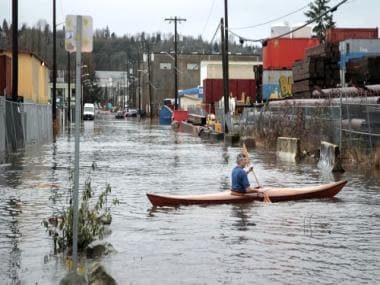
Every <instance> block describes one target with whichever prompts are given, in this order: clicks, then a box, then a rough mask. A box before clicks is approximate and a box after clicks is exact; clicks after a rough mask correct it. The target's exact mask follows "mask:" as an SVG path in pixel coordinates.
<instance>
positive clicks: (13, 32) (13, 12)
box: [12, 0, 18, 101]
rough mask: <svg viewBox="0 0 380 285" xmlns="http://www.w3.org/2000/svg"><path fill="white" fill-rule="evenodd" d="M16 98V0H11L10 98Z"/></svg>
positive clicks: (15, 99)
mask: <svg viewBox="0 0 380 285" xmlns="http://www.w3.org/2000/svg"><path fill="white" fill-rule="evenodd" d="M17 98H18V0H13V1H12V100H13V101H17Z"/></svg>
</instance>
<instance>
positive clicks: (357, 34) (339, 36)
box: [326, 28, 379, 43]
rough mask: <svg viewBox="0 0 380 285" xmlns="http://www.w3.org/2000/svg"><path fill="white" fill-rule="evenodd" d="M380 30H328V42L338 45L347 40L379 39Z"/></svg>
mask: <svg viewBox="0 0 380 285" xmlns="http://www.w3.org/2000/svg"><path fill="white" fill-rule="evenodd" d="M377 38H379V30H378V28H330V29H327V30H326V41H327V42H331V43H338V42H341V41H344V40H347V39H377Z"/></svg>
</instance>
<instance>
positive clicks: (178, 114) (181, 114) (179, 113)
mask: <svg viewBox="0 0 380 285" xmlns="http://www.w3.org/2000/svg"><path fill="white" fill-rule="evenodd" d="M187 118H188V112H187V111H183V110H176V111H173V121H177V122H180V121H187Z"/></svg>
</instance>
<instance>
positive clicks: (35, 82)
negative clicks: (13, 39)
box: [0, 50, 49, 104]
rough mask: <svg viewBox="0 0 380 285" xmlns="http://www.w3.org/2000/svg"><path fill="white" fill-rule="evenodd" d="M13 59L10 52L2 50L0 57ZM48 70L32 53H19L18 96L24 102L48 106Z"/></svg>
mask: <svg viewBox="0 0 380 285" xmlns="http://www.w3.org/2000/svg"><path fill="white" fill-rule="evenodd" d="M2 54H5V55H6V56H8V57H12V52H11V51H10V50H0V55H2ZM48 77H49V73H48V68H47V66H46V64H45V62H44V61H43V60H42V59H41V58H39V57H38V56H36V55H35V54H33V53H31V52H25V51H19V55H18V95H19V96H22V97H24V102H30V103H36V104H48V81H49V80H48V79H49V78H48Z"/></svg>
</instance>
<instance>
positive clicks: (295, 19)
mask: <svg viewBox="0 0 380 285" xmlns="http://www.w3.org/2000/svg"><path fill="white" fill-rule="evenodd" d="M18 2H19V24H20V25H21V23H27V24H28V25H29V26H32V25H34V24H35V23H36V22H37V21H38V20H39V19H45V20H47V22H48V23H49V24H51V22H52V2H53V1H52V0H19V1H18ZM339 2H341V0H331V1H330V7H331V6H334V5H335V4H337V3H339ZM56 3H57V23H61V22H64V20H65V16H66V15H67V14H75V15H90V16H92V17H93V22H94V28H95V29H96V28H104V27H106V26H108V27H109V28H110V30H111V32H115V33H116V34H117V35H118V36H121V35H123V34H135V33H140V32H142V31H144V32H146V33H155V32H161V33H173V31H174V26H173V24H169V23H168V22H165V20H164V19H165V18H170V17H174V16H178V17H181V18H185V19H186V20H187V21H186V22H184V23H182V24H180V25H179V26H178V32H179V33H180V34H183V35H192V36H198V35H202V37H203V38H204V39H207V40H210V39H211V38H212V36H213V35H214V33H215V31H216V28H217V26H218V24H219V21H220V18H221V17H223V15H224V0H190V1H188V0H186V1H184V0H134V1H132V0H108V1H104V0H102V1H100V0H91V1H90V0H88V1H85V0H56ZM308 3H310V1H309V0H291V1H284V0H230V1H229V4H228V5H229V6H228V10H229V13H228V14H229V27H230V28H231V30H232V31H234V32H235V33H237V34H239V35H240V36H243V37H245V38H250V39H260V38H266V37H269V36H270V27H271V26H272V25H274V24H276V23H279V22H283V21H287V22H289V24H290V25H296V24H299V23H304V22H305V20H306V17H305V16H304V14H303V12H304V11H305V10H307V8H305V9H304V10H302V11H299V12H296V13H294V14H292V15H289V16H287V17H285V18H284V19H281V20H276V21H274V22H272V23H269V24H266V25H261V26H257V27H254V28H249V29H238V28H241V27H247V26H252V25H257V24H261V23H264V22H268V21H270V20H273V19H276V18H278V17H281V16H284V15H287V14H289V13H291V12H294V11H296V10H299V9H300V8H302V7H304V6H306V5H307V4H308ZM11 6H12V0H0V20H1V22H2V21H3V19H4V18H5V19H7V20H8V21H10V19H11V14H12V13H11ZM379 12H380V0H349V1H348V2H346V3H345V4H343V5H342V6H341V7H340V8H339V9H338V11H337V12H335V14H334V20H335V21H336V22H337V26H338V27H378V26H380V16H379ZM217 35H218V36H219V34H217Z"/></svg>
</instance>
